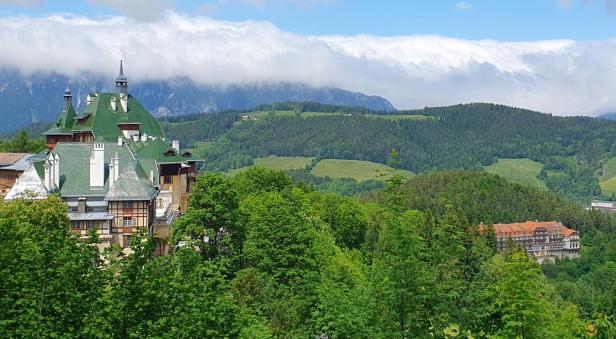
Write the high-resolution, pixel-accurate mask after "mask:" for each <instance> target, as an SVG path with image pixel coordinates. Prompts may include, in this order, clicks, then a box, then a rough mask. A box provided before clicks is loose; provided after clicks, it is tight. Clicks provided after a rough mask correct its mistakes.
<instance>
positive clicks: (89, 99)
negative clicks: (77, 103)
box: [86, 94, 94, 105]
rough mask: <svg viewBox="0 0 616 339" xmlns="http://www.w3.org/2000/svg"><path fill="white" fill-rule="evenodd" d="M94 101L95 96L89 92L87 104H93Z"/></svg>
mask: <svg viewBox="0 0 616 339" xmlns="http://www.w3.org/2000/svg"><path fill="white" fill-rule="evenodd" d="M92 101H94V97H93V96H92V94H88V96H87V97H86V105H89V104H91V103H92Z"/></svg>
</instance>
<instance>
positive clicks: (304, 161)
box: [255, 155, 314, 170]
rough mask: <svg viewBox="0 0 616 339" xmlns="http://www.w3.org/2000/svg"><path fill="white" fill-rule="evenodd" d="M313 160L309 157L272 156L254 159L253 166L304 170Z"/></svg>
mask: <svg viewBox="0 0 616 339" xmlns="http://www.w3.org/2000/svg"><path fill="white" fill-rule="evenodd" d="M313 159H314V158H311V157H277V156H273V155H272V156H269V157H265V158H258V159H256V160H255V165H257V166H262V167H267V168H271V169H277V170H294V169H302V168H305V167H306V166H307V165H309V164H310V162H312V160H313Z"/></svg>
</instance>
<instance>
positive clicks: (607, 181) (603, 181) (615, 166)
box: [599, 157, 616, 196]
mask: <svg viewBox="0 0 616 339" xmlns="http://www.w3.org/2000/svg"><path fill="white" fill-rule="evenodd" d="M599 186H600V187H601V193H603V195H606V196H610V195H612V194H613V193H616V157H614V158H611V159H610V160H608V161H606V162H605V164H604V165H603V175H602V176H601V177H600V178H599Z"/></svg>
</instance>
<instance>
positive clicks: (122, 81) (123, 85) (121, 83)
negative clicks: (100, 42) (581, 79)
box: [115, 60, 128, 98]
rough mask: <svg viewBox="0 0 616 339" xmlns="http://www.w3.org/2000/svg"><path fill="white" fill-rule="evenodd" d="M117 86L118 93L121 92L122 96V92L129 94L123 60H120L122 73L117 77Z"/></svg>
mask: <svg viewBox="0 0 616 339" xmlns="http://www.w3.org/2000/svg"><path fill="white" fill-rule="evenodd" d="M115 86H116V90H117V93H118V94H120V98H121V97H122V94H124V95H126V96H127V95H128V79H127V78H126V76H125V75H124V66H123V65H122V60H120V74H118V76H117V77H116V79H115Z"/></svg>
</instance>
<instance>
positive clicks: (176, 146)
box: [171, 140, 180, 152]
mask: <svg viewBox="0 0 616 339" xmlns="http://www.w3.org/2000/svg"><path fill="white" fill-rule="evenodd" d="M171 148H173V149H174V150H176V151H177V152H180V141H179V140H173V141H171Z"/></svg>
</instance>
